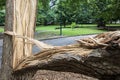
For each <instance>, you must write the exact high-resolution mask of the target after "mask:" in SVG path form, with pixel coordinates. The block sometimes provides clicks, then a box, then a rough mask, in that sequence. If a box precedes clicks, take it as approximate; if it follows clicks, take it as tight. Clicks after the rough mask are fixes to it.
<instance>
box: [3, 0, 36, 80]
mask: <svg viewBox="0 0 120 80" xmlns="http://www.w3.org/2000/svg"><path fill="white" fill-rule="evenodd" d="M36 5H37V0H7V1H6V26H5V31H13V32H15V33H17V34H18V35H21V36H26V37H29V38H33V34H34V26H35V17H36ZM3 44H4V45H3V56H2V73H1V75H2V79H3V80H10V79H11V78H10V77H11V76H12V75H11V73H12V70H13V69H14V68H15V67H16V66H17V64H18V63H20V61H21V60H22V59H23V58H25V57H28V56H30V55H31V54H32V53H31V52H32V44H30V43H29V42H28V41H27V40H25V39H20V38H16V37H14V36H13V37H10V36H8V35H5V37H4V43H3Z"/></svg>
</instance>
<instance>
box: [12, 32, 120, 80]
mask: <svg viewBox="0 0 120 80" xmlns="http://www.w3.org/2000/svg"><path fill="white" fill-rule="evenodd" d="M45 47H46V46H45ZM38 70H39V71H38ZM43 70H48V71H45V72H44V71H43ZM49 70H51V71H49ZM36 71H38V72H37V73H36ZM42 71H43V72H42ZM52 71H57V72H52ZM61 72H63V74H65V75H64V76H62V77H64V78H65V77H66V75H67V74H69V76H72V75H77V74H79V76H80V74H82V75H86V78H88V76H89V77H94V78H93V79H92V80H96V79H95V78H97V79H100V80H119V79H120V77H119V76H120V31H115V32H107V33H102V34H99V35H97V36H95V37H90V38H86V39H80V40H78V43H76V44H73V45H68V46H62V47H60V46H59V47H56V46H55V47H53V48H52V49H51V48H50V49H49V48H48V49H45V50H42V51H41V52H40V53H38V54H35V55H32V56H29V57H27V58H25V59H23V60H22V61H21V62H20V63H19V64H18V65H17V66H16V68H15V69H14V72H13V75H14V77H16V79H21V80H22V79H23V78H25V77H26V76H27V77H29V79H30V78H31V79H30V80H32V79H33V80H39V79H48V80H54V79H56V78H55V76H54V77H52V76H53V75H52V74H54V73H58V74H60V73H61ZM64 72H65V73H64ZM69 72H72V73H73V74H71V73H69ZM28 73H29V74H28ZM43 73H44V74H45V75H46V76H47V75H48V74H49V73H50V74H51V75H49V76H48V78H43V77H40V76H42V74H43ZM25 75H26V76H25ZM36 75H37V77H36ZM61 75H62V74H61ZM21 76H22V78H21ZM23 76H24V77H23ZM33 76H34V77H33ZM38 77H39V78H38ZM51 77H52V78H51ZM67 77H68V76H67ZM57 78H61V77H60V76H57ZM69 79H70V78H69ZM73 79H74V78H73ZM75 79H77V78H76V77H75ZM25 80H28V79H25ZM56 80H58V79H56ZM65 80H68V79H65ZM87 80H91V78H89V79H87Z"/></svg>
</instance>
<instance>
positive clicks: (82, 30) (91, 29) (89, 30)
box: [36, 24, 105, 36]
mask: <svg viewBox="0 0 120 80" xmlns="http://www.w3.org/2000/svg"><path fill="white" fill-rule="evenodd" d="M78 26H79V28H74V29H72V28H70V25H67V26H66V27H69V28H62V35H63V36H77V35H83V34H96V33H102V32H105V30H98V29H97V27H96V26H97V25H96V24H82V25H78ZM56 27H59V25H58V26H54V25H53V26H37V28H36V31H38V32H44V33H45V32H46V34H49V33H50V31H51V32H55V33H56V34H58V35H59V34H60V29H55V28H56ZM48 31H49V33H48Z"/></svg>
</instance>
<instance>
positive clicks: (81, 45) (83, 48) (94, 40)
mask: <svg viewBox="0 0 120 80" xmlns="http://www.w3.org/2000/svg"><path fill="white" fill-rule="evenodd" d="M77 42H78V43H77V44H73V45H68V46H52V47H50V48H49V47H48V48H46V49H44V50H42V51H41V52H39V53H38V54H35V55H32V56H29V57H28V58H25V59H23V60H22V61H21V62H20V63H19V64H18V65H17V66H16V68H14V70H20V69H24V68H27V67H34V66H37V65H39V64H40V65H43V64H44V65H45V64H46V65H47V64H49V63H50V62H52V61H53V62H54V60H55V59H56V60H57V58H60V59H62V58H67V57H65V56H70V55H71V56H70V57H71V58H75V59H76V57H75V56H78V57H79V56H82V58H85V57H88V56H89V55H91V54H94V53H95V55H96V54H97V57H101V56H102V55H103V54H108V53H109V52H108V48H109V49H111V48H112V47H113V48H116V47H117V48H119V49H120V31H115V32H106V33H102V34H98V35H97V36H95V37H90V38H86V39H80V40H78V41H77ZM46 46H47V44H46ZM46 46H43V47H46ZM119 49H118V50H119ZM113 52H114V51H113ZM118 53H119V51H118ZM65 54H66V55H65ZM69 54H70V55H69ZM95 55H93V56H95ZM63 56H64V57H63ZM55 57H56V58H55ZM80 60H81V59H80ZM81 61H82V60H81ZM40 65H39V66H40Z"/></svg>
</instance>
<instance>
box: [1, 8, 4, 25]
mask: <svg viewBox="0 0 120 80" xmlns="http://www.w3.org/2000/svg"><path fill="white" fill-rule="evenodd" d="M4 24H5V11H4V10H1V11H0V26H3V25H4Z"/></svg>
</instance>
